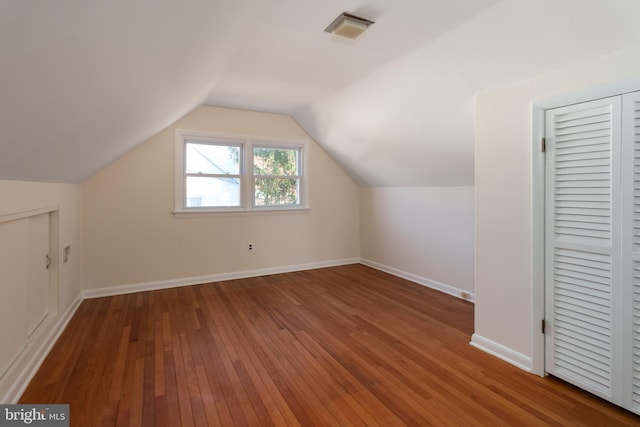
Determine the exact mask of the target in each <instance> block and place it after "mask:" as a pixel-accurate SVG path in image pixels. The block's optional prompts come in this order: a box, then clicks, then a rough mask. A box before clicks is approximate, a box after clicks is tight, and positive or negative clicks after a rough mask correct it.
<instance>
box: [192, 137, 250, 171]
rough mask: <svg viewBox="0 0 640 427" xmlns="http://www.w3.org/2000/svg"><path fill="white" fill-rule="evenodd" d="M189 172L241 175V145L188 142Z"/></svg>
mask: <svg viewBox="0 0 640 427" xmlns="http://www.w3.org/2000/svg"><path fill="white" fill-rule="evenodd" d="M186 154H187V161H186V172H187V173H206V174H231V175H240V147H239V146H229V145H210V144H196V143H193V142H189V143H187V152H186Z"/></svg>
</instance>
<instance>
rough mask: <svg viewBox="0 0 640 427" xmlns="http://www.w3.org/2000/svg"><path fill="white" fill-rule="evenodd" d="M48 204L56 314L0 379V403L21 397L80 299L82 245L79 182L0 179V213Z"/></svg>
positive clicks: (0, 284) (0, 282) (0, 280)
mask: <svg viewBox="0 0 640 427" xmlns="http://www.w3.org/2000/svg"><path fill="white" fill-rule="evenodd" d="M50 207H57V209H58V219H59V239H58V240H59V241H58V243H59V244H58V253H59V254H60V256H59V257H58V259H57V261H58V295H59V296H58V307H57V314H56V315H55V316H54V317H53V318H52V319H51V321H50V322H49V324H48V325H47V326H46V327H45V329H44V330H43V331H42V335H41V336H40V338H39V339H38V341H37V342H34V343H32V344H31V345H29V346H28V347H27V349H26V350H25V352H24V353H23V355H22V356H21V359H19V360H18V361H17V362H16V363H15V364H14V365H13V366H12V367H11V368H10V369H9V371H7V373H6V374H5V375H4V376H3V377H2V378H0V402H3V403H4V402H11V401H15V400H16V399H17V398H18V397H19V396H20V394H21V393H22V390H23V388H24V387H26V385H27V383H28V380H29V378H30V375H32V374H33V373H34V372H35V371H34V369H35V368H37V365H38V364H39V362H40V361H41V358H42V357H44V355H45V353H46V351H47V350H48V347H49V345H51V344H52V343H53V338H55V337H56V336H57V334H58V333H59V332H61V330H62V327H63V326H64V324H65V322H66V321H67V320H68V318H69V317H68V316H70V315H71V314H72V312H73V310H74V309H75V308H76V307H77V305H76V304H77V303H79V302H80V293H81V282H80V279H81V274H80V272H81V265H82V263H81V261H82V259H81V254H82V247H81V229H80V214H81V209H80V208H81V189H80V186H79V185H71V184H50V183H35V182H22V181H7V180H0V216H4V215H13V214H17V213H21V212H26V211H32V210H38V209H43V208H50ZM67 245H70V246H71V253H70V257H69V260H68V262H67V263H63V259H62V256H61V254H62V251H63V248H64V247H65V246H67ZM5 285H7V286H8V284H6V283H4V282H2V273H1V272H0V291H1V289H2V287H3V286H5Z"/></svg>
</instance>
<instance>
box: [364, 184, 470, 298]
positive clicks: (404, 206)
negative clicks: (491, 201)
mask: <svg viewBox="0 0 640 427" xmlns="http://www.w3.org/2000/svg"><path fill="white" fill-rule="evenodd" d="M361 194H362V195H361V200H362V202H361V216H360V218H361V219H360V221H361V223H360V242H361V243H360V256H361V257H362V259H363V262H364V263H366V264H369V265H372V266H374V267H377V268H380V269H382V270H386V271H389V272H391V273H393V274H397V275H399V276H402V277H406V278H408V279H410V280H414V281H416V282H419V283H423V284H425V285H427V286H430V287H434V288H436V289H440V290H442V291H444V292H447V293H450V294H452V295H456V296H458V297H460V296H461V295H462V293H463V292H464V293H466V294H468V297H467V298H469V299H473V293H474V288H473V187H392V188H389V187H381V188H369V187H367V188H363V189H362V191H361Z"/></svg>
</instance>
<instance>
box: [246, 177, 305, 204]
mask: <svg viewBox="0 0 640 427" xmlns="http://www.w3.org/2000/svg"><path fill="white" fill-rule="evenodd" d="M298 187H299V180H298V179H296V178H256V180H255V195H254V200H255V205H256V206H286V205H299V204H300V199H299V197H300V196H299V195H300V191H299V188H298Z"/></svg>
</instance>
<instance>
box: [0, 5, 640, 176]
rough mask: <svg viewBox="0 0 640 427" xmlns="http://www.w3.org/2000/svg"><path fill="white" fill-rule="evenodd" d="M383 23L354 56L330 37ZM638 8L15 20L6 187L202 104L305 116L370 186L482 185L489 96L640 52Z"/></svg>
mask: <svg viewBox="0 0 640 427" xmlns="http://www.w3.org/2000/svg"><path fill="white" fill-rule="evenodd" d="M343 11H349V12H353V13H357V14H360V15H362V16H364V17H366V18H369V19H372V20H374V21H376V24H374V25H373V26H372V27H371V28H370V29H369V30H368V31H367V32H366V33H365V34H364V35H363V36H362V37H361V38H360V39H358V40H357V41H355V42H350V41H345V40H340V39H335V38H332V37H331V36H330V35H329V34H327V33H325V32H324V31H323V30H324V28H325V27H326V26H327V25H328V24H329V23H330V22H331V21H332V20H333V19H334V18H335V17H336V16H337V15H338V14H339V13H341V12H343ZM638 16H640V2H637V1H636V0H607V1H606V2H605V1H601V0H536V1H533V0H371V1H351V0H344V1H338V0H325V1H301V0H277V1H275V0H217V1H214V0H211V1H205V0H164V1H158V0H135V1H134V0H128V1H124V0H122V1H118V0H114V1H108V2H107V1H102V0H57V1H55V2H52V1H46V0H40V1H32V2H31V1H30V2H24V1H23V2H20V1H8V2H1V3H0V54H1V55H0V129H2V134H1V136H0V138H1V139H0V178H8V179H22V180H36V181H54V182H81V181H82V180H84V179H85V178H87V177H88V176H90V175H91V174H93V173H95V172H96V171H98V170H100V169H101V168H102V167H104V166H105V165H107V164H109V163H110V162H112V161H113V160H115V159H117V158H118V157H120V156H122V155H123V154H124V153H126V152H127V151H128V150H130V149H131V148H133V147H135V146H136V145H137V144H139V143H142V142H143V141H145V140H146V139H147V138H149V137H150V136H152V135H153V134H155V133H157V132H158V131H160V130H162V129H163V128H164V127H166V126H168V125H170V124H171V123H172V122H173V121H175V120H176V119H178V118H179V117H181V116H183V115H184V114H186V113H188V112H189V111H191V110H192V109H193V108H195V107H197V106H198V105H200V104H202V103H207V104H210V105H220V106H229V107H237V108H245V109H251V110H260V111H271V112H279V113H285V114H291V115H292V116H293V117H294V118H295V119H296V120H297V121H298V123H300V124H301V125H302V126H303V127H304V128H305V129H306V130H307V132H308V133H309V134H310V135H311V136H312V137H313V138H314V139H315V140H316V141H317V142H318V143H320V144H321V145H322V146H323V147H324V148H325V149H326V150H327V151H328V152H329V153H330V154H331V155H332V156H333V157H334V158H335V159H336V160H337V161H338V162H339V163H341V164H342V166H343V167H344V168H345V169H346V170H347V171H348V172H349V173H350V174H351V175H352V176H353V177H354V179H356V180H357V181H358V182H359V183H360V184H362V185H370V186H451V185H473V125H474V122H473V120H474V110H473V108H474V107H473V102H474V101H473V99H474V95H475V94H476V93H478V92H480V91H483V90H487V89H490V88H494V87H497V86H502V85H507V84H510V83H513V82H517V81H521V80H524V79H527V78H530V77H533V76H536V75H539V74H542V73H545V72H549V71H552V70H555V69H559V68H563V67H567V66H570V65H572V64H575V63H579V62H582V61H586V60H588V59H591V58H594V57H598V56H602V55H605V54H608V53H611V52H614V51H617V50H621V49H624V48H627V47H631V46H635V45H638V44H640V25H637V17H638Z"/></svg>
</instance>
